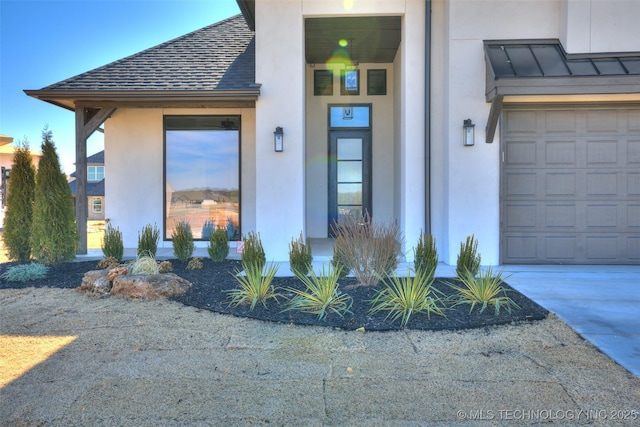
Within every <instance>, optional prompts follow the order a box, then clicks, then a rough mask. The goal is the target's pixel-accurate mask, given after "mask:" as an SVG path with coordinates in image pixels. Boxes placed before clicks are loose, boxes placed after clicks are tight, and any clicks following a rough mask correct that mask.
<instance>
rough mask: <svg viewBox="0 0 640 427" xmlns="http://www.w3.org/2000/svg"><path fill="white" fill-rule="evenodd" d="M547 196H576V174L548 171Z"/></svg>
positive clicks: (546, 178) (546, 176)
mask: <svg viewBox="0 0 640 427" xmlns="http://www.w3.org/2000/svg"><path fill="white" fill-rule="evenodd" d="M544 178H545V180H544V181H545V185H544V188H545V192H544V195H545V196H575V194H576V190H577V189H576V176H575V173H573V172H569V173H567V172H546V173H544Z"/></svg>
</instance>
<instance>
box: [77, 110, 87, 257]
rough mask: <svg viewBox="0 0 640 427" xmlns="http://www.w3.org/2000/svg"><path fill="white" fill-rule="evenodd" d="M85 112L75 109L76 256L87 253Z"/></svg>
mask: <svg viewBox="0 0 640 427" xmlns="http://www.w3.org/2000/svg"><path fill="white" fill-rule="evenodd" d="M86 117H87V111H86V109H85V108H83V107H78V108H76V227H77V230H78V248H77V250H76V252H77V253H78V254H86V253H87V217H88V216H89V207H88V205H87V204H88V202H87V138H88V137H87V136H85V132H84V124H85V123H86Z"/></svg>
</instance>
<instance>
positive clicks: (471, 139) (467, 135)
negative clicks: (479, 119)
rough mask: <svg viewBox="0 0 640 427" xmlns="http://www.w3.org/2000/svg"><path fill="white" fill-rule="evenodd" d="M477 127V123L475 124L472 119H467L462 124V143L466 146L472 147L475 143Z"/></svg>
mask: <svg viewBox="0 0 640 427" xmlns="http://www.w3.org/2000/svg"><path fill="white" fill-rule="evenodd" d="M475 128H476V125H474V124H473V122H472V121H471V119H466V120H465V121H464V124H463V125H462V130H463V137H462V144H463V145H464V146H465V147H470V146H472V145H473V144H475V139H476V136H475Z"/></svg>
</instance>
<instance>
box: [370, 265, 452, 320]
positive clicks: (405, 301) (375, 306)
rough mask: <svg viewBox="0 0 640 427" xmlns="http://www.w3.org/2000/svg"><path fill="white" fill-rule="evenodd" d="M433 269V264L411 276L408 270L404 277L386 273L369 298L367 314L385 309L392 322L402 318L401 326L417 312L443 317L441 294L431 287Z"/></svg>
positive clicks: (443, 308) (433, 278)
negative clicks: (370, 299) (369, 303)
mask: <svg viewBox="0 0 640 427" xmlns="http://www.w3.org/2000/svg"><path fill="white" fill-rule="evenodd" d="M435 271H436V269H435V267H432V268H431V269H430V270H420V271H416V273H415V276H411V271H409V272H408V274H407V275H406V276H405V277H398V276H397V275H396V274H393V275H391V276H389V275H387V276H386V277H385V278H383V279H382V282H383V288H382V289H381V290H379V291H378V292H377V293H376V295H375V297H374V298H373V300H372V301H371V310H370V313H371V314H375V313H377V312H379V311H388V312H389V313H388V314H387V318H389V317H391V320H392V321H396V320H397V319H401V321H400V324H401V326H405V325H406V324H407V322H408V321H409V319H410V318H411V316H412V315H413V314H417V313H426V314H427V317H428V318H431V314H437V315H440V316H445V313H444V310H445V307H444V303H443V301H442V298H441V293H440V291H438V290H437V289H436V288H434V287H433V286H432V285H433V282H434V280H435ZM445 317H446V316H445Z"/></svg>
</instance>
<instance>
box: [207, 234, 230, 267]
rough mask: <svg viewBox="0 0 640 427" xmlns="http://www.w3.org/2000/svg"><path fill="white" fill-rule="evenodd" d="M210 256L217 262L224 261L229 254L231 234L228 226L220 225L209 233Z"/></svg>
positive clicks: (208, 248) (208, 249) (208, 247)
mask: <svg viewBox="0 0 640 427" xmlns="http://www.w3.org/2000/svg"><path fill="white" fill-rule="evenodd" d="M207 252H208V253H209V257H210V258H211V259H212V260H213V261H215V262H221V261H224V260H225V258H226V257H227V255H229V235H228V234H227V230H226V228H222V227H218V228H216V229H215V231H214V232H213V233H212V234H210V235H209V245H208V246H207Z"/></svg>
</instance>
